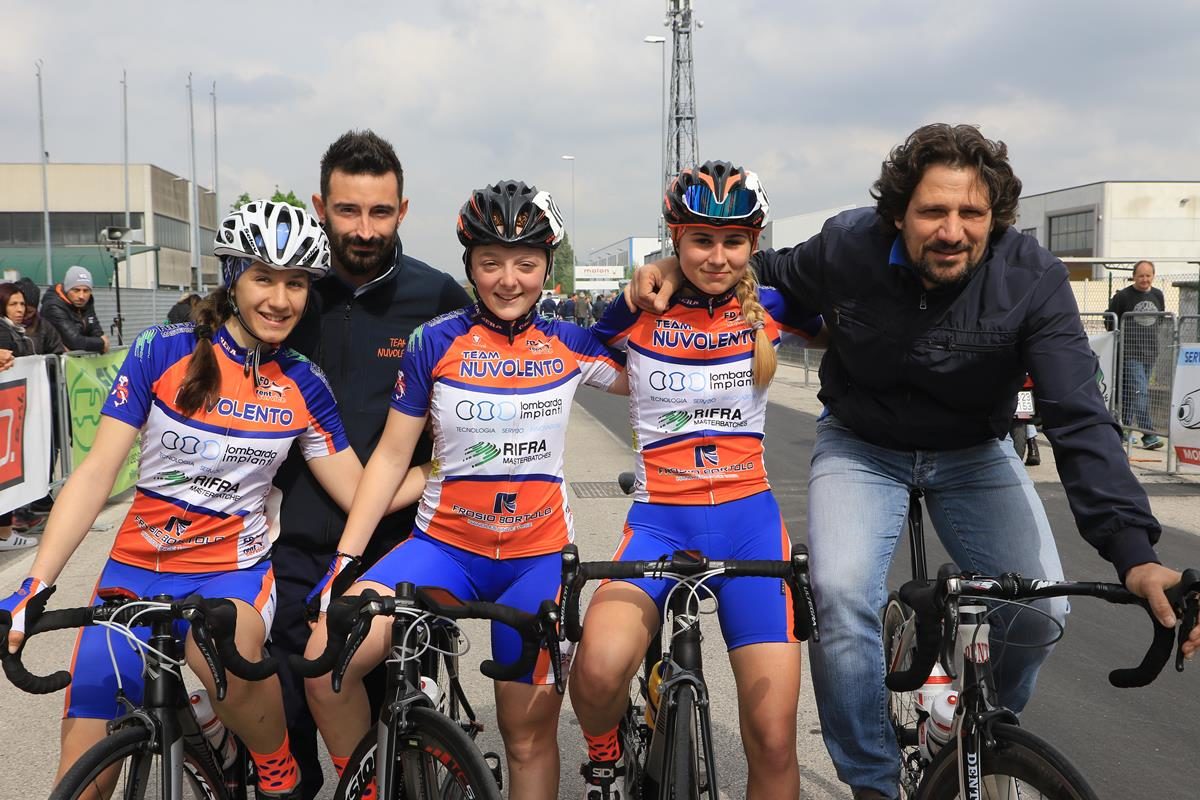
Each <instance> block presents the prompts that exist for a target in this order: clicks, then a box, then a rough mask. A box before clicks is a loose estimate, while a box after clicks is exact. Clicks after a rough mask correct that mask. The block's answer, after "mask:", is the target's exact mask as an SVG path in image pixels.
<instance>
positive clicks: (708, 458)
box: [696, 444, 721, 468]
mask: <svg viewBox="0 0 1200 800" xmlns="http://www.w3.org/2000/svg"><path fill="white" fill-rule="evenodd" d="M719 463H721V462H720V459H718V458H717V446H716V445H715V444H700V445H696V467H697V468H699V467H706V466H712V467H715V466H716V465H717V464H719Z"/></svg>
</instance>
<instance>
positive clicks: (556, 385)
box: [392, 306, 620, 559]
mask: <svg viewBox="0 0 1200 800" xmlns="http://www.w3.org/2000/svg"><path fill="white" fill-rule="evenodd" d="M506 324H507V323H506ZM619 372H620V367H619V366H618V365H617V363H616V362H615V361H614V360H613V359H612V357H611V356H610V355H609V354H608V352H607V350H606V349H605V348H604V347H603V346H602V345H601V344H600V343H599V342H597V341H596V340H595V339H593V338H592V337H591V336H590V335H589V334H588V333H587V332H586V331H583V330H581V329H579V328H577V327H576V326H575V325H572V324H568V323H563V322H559V321H557V320H545V319H542V318H540V317H538V315H537V314H535V313H531V314H529V315H528V316H527V317H526V318H525V319H524V320H522V321H519V322H518V323H512V324H510V325H509V329H508V330H507V331H506V332H505V331H501V330H500V329H499V327H498V326H497V324H496V323H495V321H493V320H491V319H490V318H488V317H486V316H484V315H483V314H481V313H479V310H478V309H477V307H476V306H468V307H467V308H465V309H461V310H459V311H456V312H453V313H451V314H447V315H444V316H442V317H439V318H437V319H435V320H432V321H430V322H428V323H426V324H425V325H423V326H421V327H420V328H418V329H417V330H415V331H413V334H412V336H410V337H409V340H408V347H407V349H406V350H405V352H404V357H403V358H402V359H401V362H400V372H399V374H398V376H397V379H396V386H395V388H394V390H393V392H392V408H393V409H395V410H396V411H399V412H401V413H403V414H409V415H411V416H416V417H422V416H425V415H429V417H430V419H431V420H432V427H433V465H434V469H433V474H432V475H431V476H430V479H429V481H428V482H427V483H426V484H425V492H424V494H423V495H422V497H421V503H420V506H419V507H418V510H417V525H416V526H417V529H418V530H420V531H423V532H425V533H426V534H428V535H429V536H431V537H432V538H434V539H437V540H439V541H442V542H445V543H447V544H450V545H453V546H454V547H458V548H461V549H463V550H466V551H468V552H471V553H476V554H479V555H486V556H488V557H490V558H497V559H501V558H521V557H525V556H534V555H541V554H543V553H550V552H554V551H557V550H560V549H561V548H562V546H563V545H565V544H567V543H568V542H570V541H571V540H572V539H573V527H572V521H571V511H570V507H569V505H568V503H567V492H566V487H565V485H564V483H563V478H562V472H563V451H564V448H565V446H566V429H567V417H568V415H569V413H570V410H571V402H572V399H573V397H574V395H575V390H576V388H578V386H579V384H580V382H583V383H587V384H589V385H591V386H595V387H597V388H600V389H607V388H608V387H609V386H610V385H612V382H613V381H614V380H616V378H617V376H618V375H619Z"/></svg>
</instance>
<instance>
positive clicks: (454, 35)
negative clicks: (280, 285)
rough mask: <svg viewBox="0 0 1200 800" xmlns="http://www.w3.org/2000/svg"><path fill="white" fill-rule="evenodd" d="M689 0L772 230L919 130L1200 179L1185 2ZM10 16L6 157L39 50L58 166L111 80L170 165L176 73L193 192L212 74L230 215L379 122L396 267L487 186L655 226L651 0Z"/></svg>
mask: <svg viewBox="0 0 1200 800" xmlns="http://www.w3.org/2000/svg"><path fill="white" fill-rule="evenodd" d="M695 6H696V16H697V17H698V18H699V19H701V20H703V21H704V23H705V25H704V27H703V28H701V29H699V30H697V31H696V32H695V35H694V37H693V45H694V56H695V65H696V71H695V77H696V81H695V99H696V112H697V121H698V130H699V143H700V157H701V159H707V158H730V159H733V160H737V161H740V162H741V163H743V164H745V165H746V166H748V167H750V168H752V169H755V170H756V171H758V172H759V173H760V175H761V176H762V178H763V181H764V184H765V185H766V187H767V189H768V191H769V193H770V197H771V201H772V208H773V210H774V212H775V213H776V214H778V215H789V214H796V213H804V212H808V211H813V210H818V209H823V208H829V207H832V206H837V205H842V204H846V203H860V204H862V203H866V202H869V198H868V196H867V191H868V189H869V187H870V185H871V182H872V181H873V180H874V179H875V176H876V174H877V173H878V169H879V163H880V161H881V160H882V159H883V157H884V156H885V154H886V153H887V151H888V150H889V149H890V148H891V147H892V146H894V145H895V144H897V143H898V142H900V141H901V140H902V139H903V138H904V136H905V135H907V134H908V133H909V132H911V131H912V130H913V129H914V128H915V127H916V126H917V125H920V124H922V123H924V122H928V121H931V120H944V121H952V122H958V121H963V122H972V123H978V124H981V125H982V126H983V129H984V132H985V133H986V134H987V135H988V136H991V137H993V138H1002V139H1004V140H1005V141H1007V142H1008V144H1009V146H1010V148H1011V152H1012V157H1013V160H1014V164H1015V165H1016V167H1017V169H1018V172H1019V174H1020V175H1021V177H1022V179H1023V180H1024V181H1025V185H1026V187H1027V189H1028V190H1029V191H1046V190H1049V189H1053V188H1058V187H1063V186H1071V185H1076V184H1080V183H1087V182H1090V181H1095V180H1104V179H1196V178H1198V177H1200V151H1198V150H1197V149H1196V148H1194V147H1193V146H1192V143H1193V142H1194V139H1195V137H1194V133H1193V131H1195V130H1196V129H1197V127H1198V123H1200V109H1198V108H1197V106H1196V104H1195V103H1194V102H1193V100H1194V97H1195V89H1194V86H1193V83H1194V78H1193V73H1194V68H1193V67H1194V65H1195V64H1196V63H1197V61H1198V60H1200V40H1197V38H1196V37H1195V33H1194V32H1195V31H1196V30H1197V29H1200V8H1198V7H1197V6H1196V4H1195V3H1194V2H1188V1H1187V0H1168V1H1166V2H1157V3H1153V4H1147V3H1141V4H1129V3H1123V2H1116V0H1095V1H1094V2H1084V1H1083V0H1064V2H1057V3H1049V4H1047V3H1044V2H1036V1H1035V0H1014V2H1012V3H1009V4H1006V5H1003V6H995V5H992V6H989V5H986V4H966V5H964V4H961V3H957V4H949V3H943V2H935V1H934V0H914V2H911V3H906V4H904V5H903V6H897V5H896V4H894V3H886V2H883V0H863V2H857V3H849V4H846V3H843V4H840V5H839V4H817V3H779V2H777V0H739V2H737V3H728V2H719V0H695ZM4 25H5V47H4V48H0V74H3V76H4V80H0V103H2V104H3V107H4V108H5V111H6V113H5V114H4V115H2V116H0V160H11V161H33V160H36V159H37V157H38V149H37V96H36V87H35V83H34V78H33V60H34V59H35V58H42V59H44V61H45V76H46V81H45V94H46V138H47V146H48V148H49V150H50V152H51V156H52V158H53V159H54V160H56V161H117V160H119V159H120V157H121V117H120V109H121V86H120V80H121V72H122V69H125V70H127V71H128V83H129V121H130V135H129V139H130V155H131V158H132V159H133V160H134V161H139V162H152V163H156V164H158V165H160V166H162V167H163V168H165V169H168V170H171V171H174V172H176V173H180V174H187V172H188V168H189V167H188V158H187V154H188V140H187V134H188V128H187V106H186V96H185V89H184V86H185V83H186V80H187V75H188V73H189V72H190V73H191V74H192V76H193V81H194V87H195V105H194V114H195V127H196V143H197V147H196V149H197V157H196V161H197V171H198V173H199V175H200V176H201V180H202V181H204V182H208V181H209V180H210V177H209V176H211V174H212V122H211V119H212V114H211V108H210V106H209V96H208V93H209V90H210V88H211V84H212V82H213V81H214V80H215V81H216V83H217V87H216V92H217V98H218V101H219V105H218V128H219V131H218V132H219V142H218V144H219V156H220V162H221V163H220V187H221V198H220V199H221V204H222V207H225V206H227V205H228V202H230V201H231V200H232V198H234V197H236V196H237V194H239V193H241V192H242V191H249V192H251V193H262V192H269V191H272V190H273V189H274V186H275V185H279V186H280V187H281V188H283V189H284V190H289V189H291V190H294V191H296V192H297V193H298V194H300V195H302V196H307V195H308V194H310V193H311V192H312V191H313V190H314V189H315V188H317V179H318V161H319V159H320V156H321V154H322V152H323V151H324V150H325V148H326V147H327V146H328V144H329V142H331V141H333V139H335V138H336V137H337V136H338V135H340V134H341V133H342V132H344V131H345V130H347V129H349V128H362V127H371V128H373V129H375V130H376V131H377V132H379V133H380V134H381V135H384V136H385V137H387V138H388V139H389V140H391V141H392V142H393V143H394V145H395V146H396V149H397V151H398V153H399V155H400V158H401V160H402V161H403V163H404V165H405V170H406V184H407V192H408V194H409V196H410V198H411V212H410V214H409V217H408V218H407V219H406V220H405V223H404V227H403V229H402V232H403V235H404V237H405V248H406V251H407V252H409V253H411V254H413V255H415V256H417V257H419V258H423V259H425V260H427V261H430V262H431V263H434V264H435V265H438V266H441V267H444V268H446V269H448V270H450V271H452V272H454V273H456V274H457V273H459V270H460V267H459V266H458V265H459V263H460V261H459V248H458V244H457V241H456V239H455V237H454V232H453V225H454V218H455V214H456V213H457V211H458V207H459V206H460V205H461V203H462V202H463V200H464V199H465V198H466V196H467V193H468V192H469V191H470V190H471V189H472V188H474V187H476V186H480V185H482V184H484V183H488V182H492V181H495V180H498V179H500V178H509V177H515V178H520V179H523V180H526V181H530V182H533V183H537V184H538V185H539V186H541V187H542V188H546V189H548V190H550V191H551V192H552V193H553V194H554V195H555V197H556V199H557V200H558V202H559V205H560V206H561V207H562V209H563V211H564V213H565V214H566V216H567V219H568V224H569V225H570V224H571V219H572V216H574V225H572V226H571V227H572V228H574V229H577V231H578V241H577V242H575V244H576V245H577V252H580V253H582V254H586V253H587V252H588V251H590V250H593V249H597V248H599V247H601V246H603V245H606V244H608V243H610V242H613V241H616V240H618V239H620V238H622V237H623V236H626V235H631V234H637V235H647V234H650V235H653V231H654V230H655V228H656V224H657V215H658V213H659V205H658V204H659V200H660V188H661V187H660V175H659V172H660V169H661V167H660V159H661V155H660V153H661V138H660V133H659V126H660V119H661V101H660V98H661V94H660V93H661V91H662V89H661V83H662V72H661V65H662V61H661V56H662V50H660V49H659V47H658V46H650V45H647V44H644V43H643V42H642V38H643V37H644V36H646V35H665V36H668V37H669V36H670V31H669V30H667V29H664V28H663V27H662V4H661V3H646V2H644V0H606V2H598V1H593V0H570V2H562V3H545V2H538V1H536V0H496V1H495V2H488V3H478V2H474V1H473V0H444V1H443V2H439V3H427V4H411V3H399V4H378V3H371V2H364V0H343V2H341V3H338V4H312V3H293V4H291V5H278V4H270V3H260V4H245V3H239V2H233V0H215V1H214V2H210V3H207V4H204V5H203V6H177V5H173V4H162V3H150V2H145V1H144V0H143V1H140V2H134V1H133V0H125V1H124V2H122V0H114V1H113V2H109V3H107V4H105V5H104V7H103V8H102V9H101V8H100V7H95V8H93V7H90V6H83V7H81V8H80V9H76V10H75V11H74V13H71V14H64V13H61V10H60V9H59V8H58V5H57V4H51V3H42V2H34V1H33V0H17V2H10V3H8V4H6V10H5V18H4ZM563 154H571V155H575V156H576V160H575V161H574V169H575V173H574V201H573V202H572V180H571V165H570V164H568V163H567V162H565V161H563V160H561V158H560V156H561V155H563Z"/></svg>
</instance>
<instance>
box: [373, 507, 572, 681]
mask: <svg viewBox="0 0 1200 800" xmlns="http://www.w3.org/2000/svg"><path fill="white" fill-rule="evenodd" d="M561 572H562V556H561V555H560V554H559V553H546V554H544V555H540V556H528V557H525V558H508V559H503V560H497V559H494V558H488V557H487V556H481V555H477V554H475V553H471V552H469V551H467V550H462V549H459V548H457V547H454V546H452V545H449V544H446V543H445V542H440V541H438V540H437V539H434V538H432V537H430V536H428V535H426V534H425V533H422V532H421V531H420V530H419V529H418V530H415V531H413V534H412V536H410V537H409V538H408V539H405V540H404V541H403V542H401V543H400V544H398V545H396V546H395V547H394V548H392V550H391V552H389V553H388V554H387V555H385V556H384V557H383V558H381V559H379V561H377V562H375V565H374V566H373V567H371V568H370V569H368V570H367V571H366V572H365V573H364V574H363V576H362V577H361V578H359V580H360V581H372V582H374V583H380V584H383V585H384V586H386V587H388V588H389V589H394V588H395V586H396V584H397V583H401V582H405V581H407V582H409V583H413V584H415V585H417V586H440V587H442V588H443V589H449V590H450V591H451V592H453V593H454V595H455V596H456V597H458V598H459V599H460V600H485V601H487V602H489V603H501V604H503V605H506V606H512V607H514V608H519V609H521V610H522V611H528V612H529V613H531V614H535V613H537V610H538V606H540V605H541V604H542V601H543V600H557V598H558V593H559V588H560V585H561V583H560V582H561ZM520 655H521V636H520V634H518V633H517V632H516V631H515V630H513V629H512V628H510V627H508V626H507V625H503V624H501V623H499V622H493V623H492V658H493V659H494V660H495V661H498V662H499V663H501V664H510V663H512V662H514V661H516V660H517V659H518V658H519V657H520ZM564 663H565V662H564ZM517 681H518V682H520V683H529V684H538V685H546V684H551V683H554V675H553V673H552V671H551V669H550V656H549V655H548V654H547V653H546V651H545V650H542V651H541V653H540V654H539V655H538V659H537V663H536V664H535V665H534V667H533V669H532V670H531V671H530V672H527V673H526V674H524V675H522V676H521V677H519V678H517Z"/></svg>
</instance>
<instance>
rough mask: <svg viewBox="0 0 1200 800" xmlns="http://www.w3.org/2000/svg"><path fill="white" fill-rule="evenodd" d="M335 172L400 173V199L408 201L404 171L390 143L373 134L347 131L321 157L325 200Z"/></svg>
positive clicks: (398, 175)
mask: <svg viewBox="0 0 1200 800" xmlns="http://www.w3.org/2000/svg"><path fill="white" fill-rule="evenodd" d="M335 169H340V170H341V171H342V172H345V173H347V174H350V175H362V174H364V173H365V174H367V175H386V174H388V173H389V172H394V173H396V196H397V197H398V198H403V197H404V168H403V167H401V166H400V159H399V158H397V157H396V150H395V148H393V147H392V145H391V143H390V142H388V140H387V139H384V138H383V137H382V136H380V135H379V134H377V133H375V132H374V131H371V130H362V131H346V132H345V133H343V134H342V135H341V136H339V137H338V139H337V141H336V142H334V143H333V144H331V145H329V149H328V150H326V151H325V155H323V156H321V199H322V200H324V199H325V198H327V197H329V176H330V175H332V174H333V171H334V170H335Z"/></svg>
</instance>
